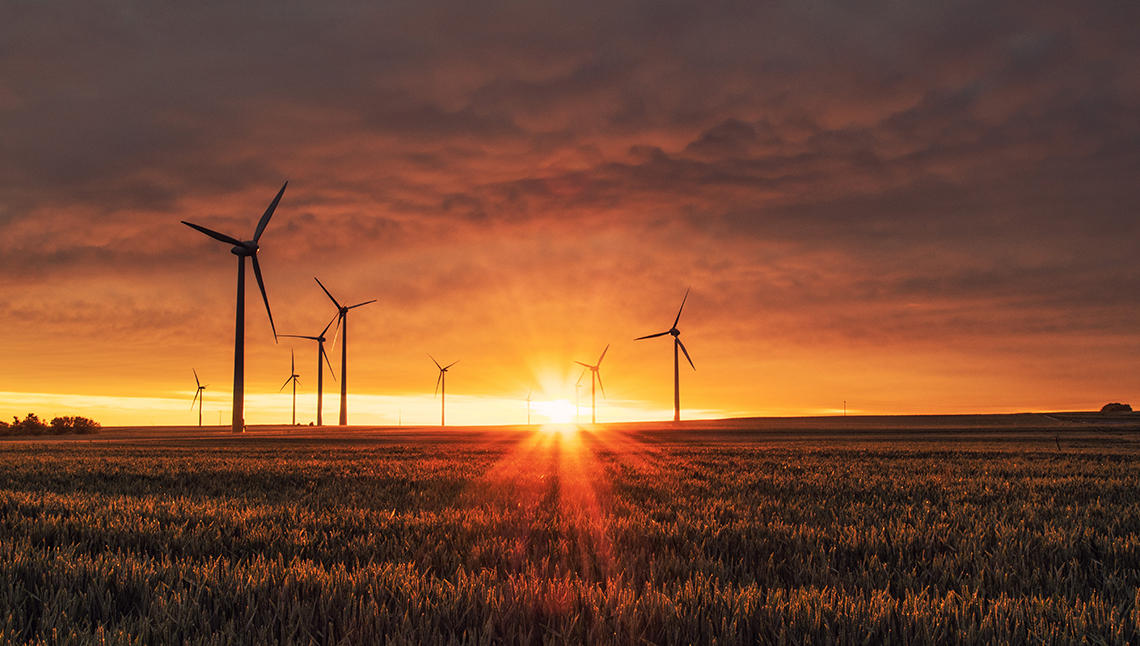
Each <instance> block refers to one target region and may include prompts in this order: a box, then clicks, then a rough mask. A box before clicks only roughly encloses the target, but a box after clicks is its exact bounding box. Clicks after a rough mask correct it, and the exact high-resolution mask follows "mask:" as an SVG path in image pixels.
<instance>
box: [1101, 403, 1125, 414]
mask: <svg viewBox="0 0 1140 646" xmlns="http://www.w3.org/2000/svg"><path fill="white" fill-rule="evenodd" d="M1100 412H1102V413H1131V412H1132V406H1130V405H1128V404H1121V403H1120V402H1112V403H1111V404H1105V405H1104V406H1102V407H1101V409H1100Z"/></svg>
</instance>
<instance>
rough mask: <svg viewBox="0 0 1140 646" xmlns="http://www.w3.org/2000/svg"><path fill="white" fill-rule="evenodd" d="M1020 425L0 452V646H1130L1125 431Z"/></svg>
mask: <svg viewBox="0 0 1140 646" xmlns="http://www.w3.org/2000/svg"><path fill="white" fill-rule="evenodd" d="M1030 422H1031V423H1029V424H1028V426H1027V427H1022V426H1019V425H1018V424H1017V423H1013V422H1010V421H1009V420H1006V421H1004V422H1002V423H1001V424H999V425H998V426H997V427H994V426H993V425H992V424H990V423H989V422H986V421H985V420H980V421H979V422H978V423H976V424H972V425H966V426H963V425H961V424H959V425H957V426H955V425H953V424H950V425H938V424H934V425H931V426H928V427H923V428H918V427H917V426H915V427H908V428H907V429H906V430H905V432H904V431H902V430H900V429H889V428H888V429H884V428H879V427H876V426H875V425H874V424H870V425H869V426H868V425H866V424H864V426H858V424H857V423H855V422H853V423H852V424H853V425H852V426H851V427H850V428H846V429H838V430H837V429H830V430H827V429H824V430H819V429H815V430H813V429H812V428H808V427H807V426H810V424H808V425H807V426H802V425H801V426H796V425H785V426H781V427H779V428H777V427H776V426H773V424H772V423H767V425H766V423H763V422H755V423H752V424H748V423H741V424H738V425H735V426H731V427H726V428H713V427H711V426H709V425H705V426H701V425H691V426H688V427H684V428H683V429H681V430H678V429H677V428H676V427H669V425H665V424H662V425H658V426H657V427H652V426H647V425H642V426H636V425H631V426H622V427H618V426H615V427H605V426H599V427H597V428H583V429H582V430H576V429H573V428H557V429H550V428H538V427H533V428H529V429H526V428H502V429H471V430H470V432H464V431H463V430H462V429H448V430H447V432H446V433H445V432H442V431H438V432H437V431H433V430H429V429H420V430H409V429H400V430H396V429H387V430H385V429H377V430H372V431H346V432H338V431H333V430H329V431H327V432H323V431H321V432H314V431H313V430H311V429H307V430H306V432H303V433H299V432H286V431H283V430H280V429H278V430H265V431H263V432H252V433H247V434H245V435H243V436H238V437H233V436H228V435H227V434H225V433H222V432H203V433H201V434H193V433H183V434H176V433H171V434H164V433H163V431H162V430H147V431H146V432H145V433H143V432H139V433H127V432H123V433H119V434H116V432H115V431H114V430H113V429H110V430H108V431H107V432H106V433H104V434H102V435H100V436H95V438H94V439H93V438H92V437H85V438H83V439H82V440H72V441H54V440H53V441H43V442H5V443H0V612H2V613H3V614H2V615H0V643H3V644H8V643H14V644H25V643H28V644H89V643H98V644H104V643H106V644H385V643H390V644H582V643H588V644H645V643H651V644H756V643H762V644H768V643H771V644H881V643H891V644H990V643H1011V644H1080V643H1088V644H1100V643H1107V644H1126V643H1133V644H1135V643H1140V431H1137V429H1136V427H1135V426H1121V427H1117V428H1089V427H1088V425H1087V424H1084V423H1083V422H1081V421H1079V420H1078V421H1072V420H1056V419H1052V418H1050V419H1049V420H1045V421H1042V420H1040V419H1035V420H1030ZM1046 422H1047V423H1046ZM1035 424H1036V426H1035ZM1050 425H1056V426H1055V428H1054V427H1053V426H1050ZM777 426H778V425H777Z"/></svg>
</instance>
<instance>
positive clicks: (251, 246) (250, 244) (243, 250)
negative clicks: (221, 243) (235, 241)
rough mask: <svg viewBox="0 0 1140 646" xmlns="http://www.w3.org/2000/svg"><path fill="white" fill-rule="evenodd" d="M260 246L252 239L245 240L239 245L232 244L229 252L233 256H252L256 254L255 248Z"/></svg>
mask: <svg viewBox="0 0 1140 646" xmlns="http://www.w3.org/2000/svg"><path fill="white" fill-rule="evenodd" d="M260 248H261V247H259V246H257V243H256V242H254V241H253V240H246V241H245V242H242V243H241V244H240V245H234V246H233V248H232V249H230V253H232V254H233V255H235V256H254V255H257V250H258V249H260Z"/></svg>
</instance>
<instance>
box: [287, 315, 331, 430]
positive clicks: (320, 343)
mask: <svg viewBox="0 0 1140 646" xmlns="http://www.w3.org/2000/svg"><path fill="white" fill-rule="evenodd" d="M339 316H340V315H339V314H337V315H336V316H334V317H333V318H332V320H331V321H329V324H328V325H326V326H325V329H323V330H321V333H320V334H318V335H317V336H301V335H300V334H282V335H281V336H287V337H292V338H294V339H310V340H312V341H316V342H317V426H324V420H323V419H322V417H321V413H322V411H323V410H324V401H323V400H324V390H325V366H324V364H322V363H321V357H324V360H325V363H327V364H328V366H329V373H330V374H331V375H332V378H333V381H336V371H334V370H333V367H332V362H331V361H329V355H328V353H326V352H325V332H328V331H329V328H330V327H332V324H333V321H335V320H337V318H338V317H339Z"/></svg>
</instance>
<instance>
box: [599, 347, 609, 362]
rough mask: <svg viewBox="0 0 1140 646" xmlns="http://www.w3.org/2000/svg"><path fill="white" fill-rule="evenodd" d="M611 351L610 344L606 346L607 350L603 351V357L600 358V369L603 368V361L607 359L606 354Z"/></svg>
mask: <svg viewBox="0 0 1140 646" xmlns="http://www.w3.org/2000/svg"><path fill="white" fill-rule="evenodd" d="M609 351H610V344H608V343H607V344H606V349H605V350H602V356H600V357H598V367H599V368H600V367H601V366H602V359H605V358H606V353H607V352H609Z"/></svg>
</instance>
